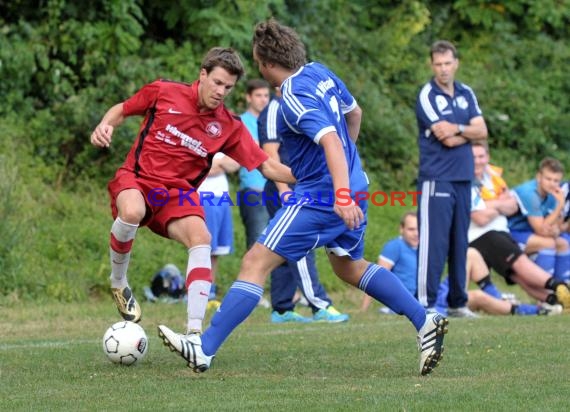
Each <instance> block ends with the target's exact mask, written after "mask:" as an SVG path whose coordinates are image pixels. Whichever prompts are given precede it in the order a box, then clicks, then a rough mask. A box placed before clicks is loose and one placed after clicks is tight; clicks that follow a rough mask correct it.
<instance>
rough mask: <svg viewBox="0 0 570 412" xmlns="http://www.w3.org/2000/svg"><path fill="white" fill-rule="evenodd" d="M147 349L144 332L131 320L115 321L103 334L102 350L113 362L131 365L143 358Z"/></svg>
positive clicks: (146, 339)
mask: <svg viewBox="0 0 570 412" xmlns="http://www.w3.org/2000/svg"><path fill="white" fill-rule="evenodd" d="M147 350H148V338H147V337H146V333H145V331H144V329H143V328H142V327H140V326H139V325H137V324H136V323H133V322H129V321H122V322H117V323H115V324H114V325H111V326H110V327H109V329H107V332H105V335H104V336H103V352H105V355H107V357H108V358H109V360H110V361H111V362H114V363H120V364H122V365H133V364H134V363H137V362H140V361H141V359H142V358H144V356H145V355H146V351H147Z"/></svg>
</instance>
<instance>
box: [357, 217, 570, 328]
mask: <svg viewBox="0 0 570 412" xmlns="http://www.w3.org/2000/svg"><path fill="white" fill-rule="evenodd" d="M418 242H419V240H418V220H417V215H416V213H415V212H406V213H405V214H404V216H403V217H402V219H401V221H400V237H398V238H396V239H392V240H390V241H389V242H388V243H386V245H385V246H384V248H383V249H382V252H381V253H380V257H379V259H378V262H379V263H378V264H379V265H381V266H384V267H386V268H387V269H389V270H391V271H392V272H393V273H394V274H395V275H396V276H398V277H399V278H400V280H401V281H402V283H403V284H404V286H406V287H407V288H408V290H409V291H410V292H411V293H414V292H415V288H416V283H417V282H416V276H417V264H418V260H417V247H418ZM470 280H472V281H473V282H475V283H477V285H478V286H479V287H480V290H469V291H468V292H467V295H468V301H467V307H468V308H469V309H470V311H476V310H482V311H484V312H487V313H490V314H493V315H507V314H513V315H538V314H547V313H550V312H553V313H554V312H561V311H562V308H561V307H560V306H558V307H552V306H550V305H546V304H544V305H526V304H518V303H514V302H507V301H505V300H503V299H501V297H502V294H501V292H500V291H499V290H498V289H497V288H496V286H495V285H494V284H493V283H492V282H491V279H490V276H489V269H488V267H487V265H486V264H485V261H484V260H483V258H482V257H481V255H480V254H479V253H478V252H477V251H476V250H474V249H472V248H469V249H468V252H467V283H469V281H470ZM448 290H449V287H448V278H446V279H445V280H444V281H443V282H442V283H441V285H440V287H439V289H438V296H437V302H436V305H437V306H436V309H437V311H438V312H440V313H443V314H447V312H448V310H447V293H448ZM369 305H370V298H369V297H368V296H367V295H365V296H364V298H363V300H362V305H361V307H360V309H361V311H365V310H367V309H368V307H369ZM386 309H387V308H382V309H381V311H382V312H383V313H390V311H389V310H386ZM467 313H470V312H467ZM470 317H475V316H473V315H472V316H470Z"/></svg>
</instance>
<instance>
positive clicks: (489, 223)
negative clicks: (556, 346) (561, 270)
mask: <svg viewBox="0 0 570 412" xmlns="http://www.w3.org/2000/svg"><path fill="white" fill-rule="evenodd" d="M473 157H474V160H475V180H474V181H473V186H472V207H471V224H470V226H469V231H468V237H469V246H470V247H473V248H475V249H477V251H478V252H479V253H480V254H481V256H483V259H484V260H485V263H486V264H487V266H488V267H489V268H492V269H493V270H495V271H496V272H497V273H498V274H499V275H501V276H503V277H504V278H505V280H506V282H507V283H508V284H515V283H517V284H519V285H520V286H521V287H522V288H523V289H524V290H525V291H526V292H527V293H528V294H529V295H530V296H532V297H533V298H535V299H537V300H539V301H542V302H546V303H548V304H550V305H554V304H556V303H560V304H562V306H563V307H564V309H565V311H570V290H569V289H568V286H567V285H566V284H565V283H564V282H563V281H561V280H559V279H556V278H554V277H553V276H552V275H550V274H549V273H547V272H546V271H544V270H543V269H542V268H540V267H539V266H538V265H536V264H535V263H534V262H532V261H531V260H530V259H529V258H528V256H527V255H525V254H524V253H523V252H522V251H521V249H520V248H519V246H518V244H517V243H516V242H515V241H514V240H513V238H512V237H511V235H510V233H509V228H508V223H507V219H506V216H509V215H512V214H514V213H516V211H517V209H518V205H517V202H516V199H515V198H514V196H512V195H511V194H510V193H509V191H508V189H507V185H506V183H505V182H504V180H503V179H502V177H501V175H500V169H498V168H496V167H491V166H490V165H489V160H490V157H489V147H488V145H487V144H486V143H484V142H481V143H479V142H477V143H473Z"/></svg>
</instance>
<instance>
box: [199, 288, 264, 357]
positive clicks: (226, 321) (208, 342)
mask: <svg viewBox="0 0 570 412" xmlns="http://www.w3.org/2000/svg"><path fill="white" fill-rule="evenodd" d="M261 296H263V288H262V287H260V286H258V285H256V284H254V283H249V282H244V281H240V280H236V281H235V282H234V284H233V285H232V287H231V288H230V290H229V291H228V293H227V294H226V296H225V297H224V300H223V301H222V305H221V306H220V308H219V309H218V310H217V311H216V313H215V314H214V316H213V317H212V321H211V323H210V327H209V328H208V329H206V331H205V332H204V334H203V335H202V350H203V351H204V354H206V355H208V356H210V355H213V354H215V353H216V352H217V351H218V348H219V347H220V346H222V343H224V341H225V340H226V339H227V337H228V336H230V334H231V333H232V331H233V330H234V329H235V328H236V327H237V326H238V325H239V324H240V323H242V322H243V321H244V320H245V319H247V317H248V316H249V315H250V313H251V312H253V310H254V309H255V307H256V306H257V304H258V303H259V299H261Z"/></svg>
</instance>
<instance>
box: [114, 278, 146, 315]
mask: <svg viewBox="0 0 570 412" xmlns="http://www.w3.org/2000/svg"><path fill="white" fill-rule="evenodd" d="M111 293H112V295H113V300H114V301H115V305H117V309H118V310H119V313H120V314H121V316H122V317H123V319H124V320H129V321H131V322H135V323H137V322H139V321H140V320H141V317H142V312H141V307H140V306H139V303H138V302H137V300H136V299H135V295H133V291H132V290H131V288H130V287H128V286H125V287H124V288H111Z"/></svg>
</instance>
